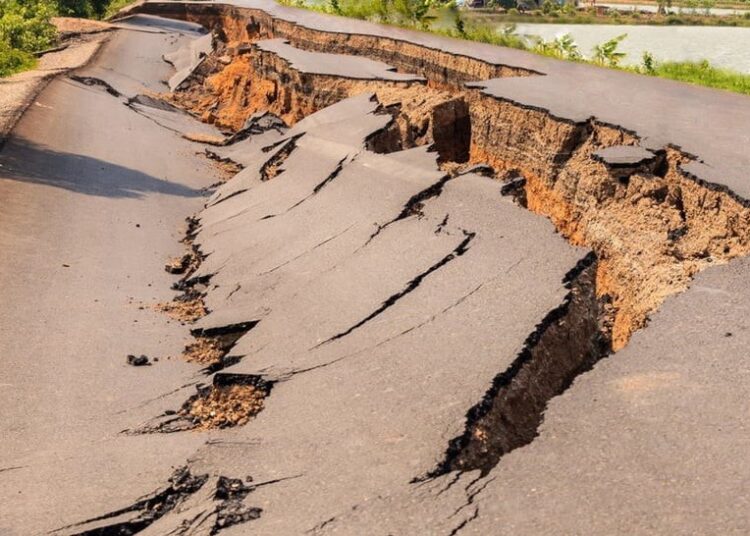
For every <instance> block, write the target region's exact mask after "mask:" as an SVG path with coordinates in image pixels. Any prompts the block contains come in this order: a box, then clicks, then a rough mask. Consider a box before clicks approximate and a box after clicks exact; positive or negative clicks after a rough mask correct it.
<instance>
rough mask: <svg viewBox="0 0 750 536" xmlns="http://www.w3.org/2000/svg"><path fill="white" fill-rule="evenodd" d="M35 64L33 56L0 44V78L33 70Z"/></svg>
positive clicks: (5, 44)
mask: <svg viewBox="0 0 750 536" xmlns="http://www.w3.org/2000/svg"><path fill="white" fill-rule="evenodd" d="M35 64H36V59H35V58H34V56H33V55H31V54H29V53H28V52H24V51H23V50H18V49H17V48H10V47H9V46H8V44H7V43H2V42H0V77H2V76H8V75H11V74H14V73H17V72H20V71H25V70H27V69H31V68H33V67H34V65H35Z"/></svg>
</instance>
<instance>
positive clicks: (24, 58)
mask: <svg viewBox="0 0 750 536" xmlns="http://www.w3.org/2000/svg"><path fill="white" fill-rule="evenodd" d="M54 12H55V9H54V5H53V4H52V2H51V1H48V0H0V76H8V75H9V74H13V73H17V72H19V71H23V70H25V69H30V68H32V67H33V66H34V65H35V64H36V59H35V58H34V56H33V52H37V51H39V50H43V49H45V48H49V47H50V46H51V45H52V44H53V43H54V42H55V40H56V38H57V31H56V30H55V27H54V26H52V24H51V23H50V19H51V18H52V15H53V14H54Z"/></svg>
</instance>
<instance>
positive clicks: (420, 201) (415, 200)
mask: <svg viewBox="0 0 750 536" xmlns="http://www.w3.org/2000/svg"><path fill="white" fill-rule="evenodd" d="M452 178H453V177H451V176H450V175H444V176H442V177H441V178H440V179H439V180H438V181H437V182H436V183H434V184H432V185H431V186H429V187H428V188H425V189H424V190H422V191H421V192H418V193H416V194H414V195H413V196H411V198H410V199H409V200H408V201H407V202H406V205H404V208H403V209H402V210H401V212H400V213H399V214H398V216H396V217H395V218H393V219H392V220H389V221H387V222H385V223H383V224H381V225H378V227H377V229H376V230H375V232H373V233H372V234H371V235H370V237H369V238H368V239H367V241H366V242H365V243H364V244H363V245H362V247H361V248H359V249H363V248H364V247H366V246H368V245H369V244H370V242H372V241H373V240H374V239H375V237H377V236H378V235H379V234H380V233H382V232H383V231H384V230H385V229H386V228H387V227H388V226H390V225H393V224H394V223H396V222H398V221H401V220H404V219H406V218H408V217H410V216H422V215H423V214H422V209H423V208H424V203H425V201H427V200H428V199H431V198H434V197H438V196H439V195H440V194H441V193H443V188H444V187H445V184H446V183H447V182H448V181H449V180H451V179H452Z"/></svg>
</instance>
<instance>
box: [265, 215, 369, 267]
mask: <svg viewBox="0 0 750 536" xmlns="http://www.w3.org/2000/svg"><path fill="white" fill-rule="evenodd" d="M352 227H354V225H353V224H352V225H350V226H349V227H347V228H346V229H344V230H343V231H341V232H340V233H337V234H335V235H333V236H329V237H328V238H326V239H325V240H323V241H321V242H318V243H317V244H315V245H314V246H313V247H312V248H310V249H309V250H307V251H305V252H303V253H300V254H299V255H297V256H295V257H292V258H291V259H289V260H286V261H284V262H282V263H281V264H277V265H276V266H274V267H273V268H271V269H270V270H266V271H265V272H261V273H259V274H258V275H259V276H261V275H267V274H270V273H273V272H275V271H276V270H278V269H280V268H283V267H284V266H286V265H287V264H289V263H292V262H294V261H296V260H298V259H300V258H302V257H304V256H305V255H307V254H309V253H311V252H313V251H315V250H316V249H318V248H319V247H321V246H324V245H326V244H327V243H329V242H331V241H333V240H336V239H337V238H338V237H340V236H341V235H343V234H344V233H346V232H347V231H349V230H350V229H351V228H352Z"/></svg>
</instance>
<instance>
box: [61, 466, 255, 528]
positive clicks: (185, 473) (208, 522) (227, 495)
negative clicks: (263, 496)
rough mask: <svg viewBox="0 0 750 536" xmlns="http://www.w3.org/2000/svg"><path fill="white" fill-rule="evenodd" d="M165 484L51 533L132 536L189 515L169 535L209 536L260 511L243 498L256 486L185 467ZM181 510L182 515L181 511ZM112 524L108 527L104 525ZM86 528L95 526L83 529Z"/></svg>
mask: <svg viewBox="0 0 750 536" xmlns="http://www.w3.org/2000/svg"><path fill="white" fill-rule="evenodd" d="M168 482H169V483H168V484H167V485H166V486H165V487H163V488H161V489H158V490H156V491H155V492H153V493H151V494H149V495H147V496H145V497H143V498H141V499H139V500H138V501H136V502H135V503H134V504H132V505H131V506H128V507H126V508H122V509H120V510H115V511H113V512H109V513H107V514H104V515H102V516H99V517H95V518H92V519H88V520H86V521H83V522H81V523H76V524H74V525H69V526H67V527H63V528H61V529H58V530H56V531H54V533H60V532H64V533H65V534H68V535H71V536H131V535H133V534H138V533H139V532H142V531H143V530H145V529H147V528H148V527H149V526H151V525H152V524H153V523H154V522H156V521H158V520H159V519H161V518H162V517H164V516H167V515H170V514H171V515H174V516H180V515H181V514H185V515H189V516H190V517H185V518H184V519H182V522H181V523H180V524H179V526H178V528H177V529H176V531H175V532H170V534H175V535H180V534H194V533H197V532H200V533H201V534H207V535H209V536H211V535H215V534H218V533H219V532H220V531H221V530H222V529H225V528H228V527H231V526H234V525H238V524H241V523H246V522H248V521H251V520H254V519H258V518H259V517H260V515H261V513H262V510H261V509H260V508H256V507H247V506H245V505H244V500H245V498H246V497H247V496H248V495H249V494H250V493H251V492H252V491H254V490H255V489H257V488H258V487H259V485H255V484H251V483H245V482H244V481H242V480H240V479H237V478H229V477H226V476H216V477H214V476H209V475H207V474H202V475H193V474H192V473H191V471H190V469H189V468H188V467H181V468H179V469H177V470H176V471H175V472H174V474H173V475H172V476H171V477H170V478H169V480H168ZM207 486H210V487H211V488H212V489H211V491H210V493H209V494H208V496H207V497H206V498H205V499H203V500H202V501H201V502H197V501H196V499H195V496H196V494H197V492H198V491H201V490H203V489H205V488H206V487H207ZM183 508H184V511H183ZM127 514H132V515H127ZM107 520H112V523H110V524H103V523H102V522H106V521H107ZM86 525H96V526H94V527H91V528H86Z"/></svg>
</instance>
